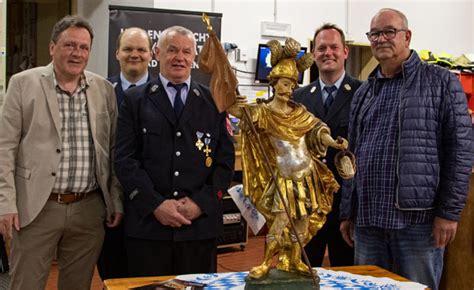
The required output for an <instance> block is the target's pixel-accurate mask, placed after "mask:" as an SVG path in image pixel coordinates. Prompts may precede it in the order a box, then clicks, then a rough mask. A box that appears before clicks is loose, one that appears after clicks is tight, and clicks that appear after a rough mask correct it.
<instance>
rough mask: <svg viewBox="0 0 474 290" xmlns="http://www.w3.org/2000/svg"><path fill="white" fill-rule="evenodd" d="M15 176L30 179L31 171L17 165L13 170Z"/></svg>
mask: <svg viewBox="0 0 474 290" xmlns="http://www.w3.org/2000/svg"><path fill="white" fill-rule="evenodd" d="M15 176H18V177H22V178H24V179H30V177H31V171H30V170H28V169H26V168H24V167H20V166H17V167H16V170H15Z"/></svg>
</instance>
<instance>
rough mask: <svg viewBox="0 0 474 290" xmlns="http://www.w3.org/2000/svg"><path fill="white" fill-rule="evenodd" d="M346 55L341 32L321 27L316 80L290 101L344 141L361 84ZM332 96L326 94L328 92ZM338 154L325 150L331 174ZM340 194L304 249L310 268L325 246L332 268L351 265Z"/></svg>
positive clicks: (331, 26) (334, 27)
mask: <svg viewBox="0 0 474 290" xmlns="http://www.w3.org/2000/svg"><path fill="white" fill-rule="evenodd" d="M348 55H349V48H348V47H347V45H346V42H345V36H344V32H343V31H342V30H341V29H340V28H339V27H338V26H337V25H334V24H329V23H328V24H324V25H323V26H321V27H320V28H318V29H317V30H316V32H315V33H314V49H313V56H314V62H315V63H316V66H317V67H318V72H319V78H318V79H317V80H316V81H314V82H312V83H310V84H309V85H307V86H306V87H304V88H300V89H298V90H296V91H295V93H294V97H293V99H294V100H295V101H296V102H300V103H302V104H303V105H305V106H306V108H307V109H308V111H310V112H311V113H313V114H314V115H315V116H316V117H318V118H320V119H321V120H323V122H324V123H326V124H327V125H328V126H329V128H330V129H331V135H332V137H333V138H336V137H337V136H341V137H343V138H347V127H348V125H349V111H350V107H351V100H352V96H353V95H354V92H355V91H356V90H357V88H359V86H360V83H361V82H360V81H359V80H357V79H355V78H353V77H351V76H350V75H348V74H347V73H346V71H345V70H344V64H345V61H346V59H347V56H348ZM331 88H332V92H331V94H328V91H329V90H331ZM336 153H337V150H336V149H334V148H328V152H327V155H326V157H325V158H324V159H323V160H322V161H323V162H324V163H326V164H327V166H328V167H329V169H330V170H331V171H332V172H337V169H336V166H335V165H334V157H335V155H336ZM335 177H336V180H337V182H338V183H339V184H342V178H341V177H340V176H339V174H335ZM340 202H341V193H340V191H337V192H336V193H334V201H333V204H332V210H331V212H330V213H329V214H328V216H327V220H326V223H325V224H324V226H323V227H322V228H321V229H320V230H319V231H318V232H317V233H316V235H315V236H314V237H313V239H312V240H311V241H310V242H309V243H308V244H307V245H306V246H305V251H306V254H307V255H308V259H309V261H310V263H311V266H313V267H321V265H322V263H323V258H324V253H325V252H326V246H327V248H328V252H329V261H330V263H331V266H333V267H334V266H351V265H354V250H353V248H352V247H351V246H349V245H348V244H347V243H346V242H344V239H343V238H342V235H341V232H340V231H339V225H340V222H339V204H340Z"/></svg>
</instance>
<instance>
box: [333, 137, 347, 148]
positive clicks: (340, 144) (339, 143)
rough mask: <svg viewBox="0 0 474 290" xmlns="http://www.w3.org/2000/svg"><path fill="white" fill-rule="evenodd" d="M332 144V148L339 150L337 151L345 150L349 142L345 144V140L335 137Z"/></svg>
mask: <svg viewBox="0 0 474 290" xmlns="http://www.w3.org/2000/svg"><path fill="white" fill-rule="evenodd" d="M334 143H335V146H334V148H336V149H339V150H347V147H348V146H349V142H347V140H346V139H344V138H342V137H337V139H336V141H335V142H334Z"/></svg>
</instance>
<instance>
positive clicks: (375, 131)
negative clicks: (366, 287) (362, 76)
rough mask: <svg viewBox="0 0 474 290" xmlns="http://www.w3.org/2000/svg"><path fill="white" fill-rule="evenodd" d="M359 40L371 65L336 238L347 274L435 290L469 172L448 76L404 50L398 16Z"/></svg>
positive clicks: (464, 112) (464, 131) (392, 13)
mask: <svg viewBox="0 0 474 290" xmlns="http://www.w3.org/2000/svg"><path fill="white" fill-rule="evenodd" d="M367 36H368V39H369V40H370V43H371V48H372V54H373V55H374V57H375V58H376V59H377V60H378V61H379V63H380V65H379V66H378V67H377V68H376V69H375V71H374V72H373V73H372V74H371V75H370V77H369V79H368V81H366V82H364V83H363V84H362V86H361V87H360V88H359V90H358V91H357V92H356V93H355V95H354V99H353V102H352V107H351V117H350V124H349V144H350V150H351V151H353V152H354V153H355V155H356V156H357V173H356V176H355V177H354V179H352V180H350V181H348V182H345V183H344V188H343V194H342V201H341V215H340V217H341V219H343V220H344V221H343V222H342V223H341V232H342V234H343V237H344V239H345V240H346V242H348V243H349V244H351V245H352V244H354V245H355V263H356V264H360V265H369V264H370V265H378V266H380V267H383V268H385V269H388V270H390V271H393V272H395V273H397V274H399V275H401V276H404V277H406V278H408V279H410V280H413V281H416V282H420V283H423V284H425V285H427V286H428V287H430V288H431V289H434V290H436V289H438V285H439V280H440V277H441V272H442V267H443V252H444V248H445V246H446V245H447V244H448V243H449V242H451V241H452V240H453V239H454V236H455V234H456V227H457V221H458V219H459V217H460V214H461V211H462V209H463V208H464V205H465V200H466V196H467V192H468V183H469V182H468V181H469V176H470V174H471V166H472V164H473V156H474V154H473V153H474V152H473V138H472V129H471V121H470V117H469V115H468V108H467V102H466V96H465V94H464V93H463V90H462V87H461V85H460V83H459V81H458V80H457V78H456V76H454V75H453V74H451V73H450V72H449V71H448V70H446V69H444V68H441V67H438V66H433V65H429V64H426V63H423V62H421V60H420V58H419V57H418V54H417V53H416V52H415V51H413V50H411V49H410V48H409V45H410V40H411V36H412V32H411V31H410V29H409V28H408V21H407V18H406V16H405V15H404V14H403V13H402V12H400V11H397V10H395V9H387V8H386V9H382V10H380V11H379V12H378V13H377V14H376V15H375V16H374V17H373V18H372V21H371V25H370V31H369V32H368V33H367Z"/></svg>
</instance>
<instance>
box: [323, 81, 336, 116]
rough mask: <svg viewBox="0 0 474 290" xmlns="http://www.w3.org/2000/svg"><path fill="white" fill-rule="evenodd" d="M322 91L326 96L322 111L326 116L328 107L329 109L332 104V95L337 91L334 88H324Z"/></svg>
mask: <svg viewBox="0 0 474 290" xmlns="http://www.w3.org/2000/svg"><path fill="white" fill-rule="evenodd" d="M324 90H325V91H326V93H327V94H328V96H327V98H326V101H325V102H324V110H325V111H326V114H327V113H328V112H329V107H331V105H332V103H333V102H334V93H335V92H336V91H337V88H336V86H325V87H324Z"/></svg>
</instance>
